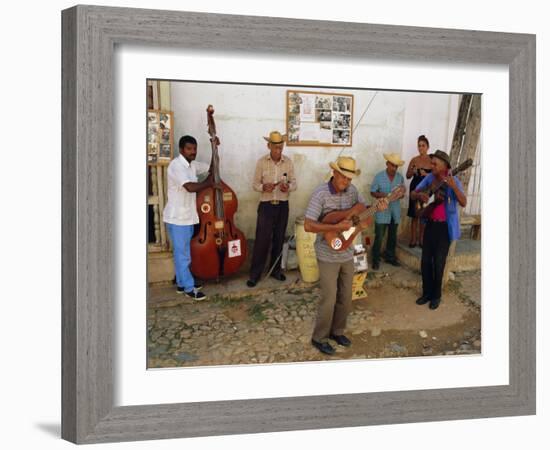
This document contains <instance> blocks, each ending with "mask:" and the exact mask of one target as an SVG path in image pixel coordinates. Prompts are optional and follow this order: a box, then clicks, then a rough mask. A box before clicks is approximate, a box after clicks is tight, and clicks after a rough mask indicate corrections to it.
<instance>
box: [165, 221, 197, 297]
mask: <svg viewBox="0 0 550 450" xmlns="http://www.w3.org/2000/svg"><path fill="white" fill-rule="evenodd" d="M166 228H167V229H168V234H170V240H171V241H172V251H173V253H174V269H175V271H176V283H177V284H178V287H180V288H183V289H185V292H190V291H192V290H193V288H194V287H195V280H194V279H193V275H192V274H191V270H190V269H189V266H190V265H191V238H192V237H193V228H194V226H193V225H174V224H173V223H167V224H166Z"/></svg>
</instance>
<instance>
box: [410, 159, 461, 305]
mask: <svg viewBox="0 0 550 450" xmlns="http://www.w3.org/2000/svg"><path fill="white" fill-rule="evenodd" d="M430 157H431V158H432V173H430V174H429V175H427V176H426V178H424V179H423V180H422V181H421V182H420V184H419V185H418V186H417V187H416V189H415V190H414V191H413V192H411V198H412V199H413V200H420V201H422V202H423V203H428V201H429V199H430V196H429V195H428V194H427V193H426V192H423V191H425V190H426V189H427V188H430V186H432V185H438V184H441V188H440V189H438V190H437V191H436V192H435V194H434V196H435V200H434V203H435V204H434V205H433V207H432V208H430V209H429V211H430V212H429V214H428V217H426V220H427V224H426V227H425V229H424V238H423V246H422V262H421V269H422V296H421V297H420V298H419V299H418V300H417V301H416V303H417V304H418V305H424V304H426V303H428V302H429V303H430V309H436V308H437V307H438V306H439V303H440V302H441V284H442V281H443V273H444V270H445V263H446V261H447V253H448V252H449V246H450V243H451V242H452V241H454V240H457V239H458V238H459V237H460V224H459V218H458V207H457V203H458V204H459V205H460V206H462V207H463V208H464V207H465V206H466V196H465V195H464V191H463V188H462V184H461V183H460V180H459V179H458V178H457V177H455V176H449V169H450V167H451V162H450V158H449V155H448V154H447V153H445V152H443V151H441V150H437V151H436V152H435V153H433V154H431V155H430Z"/></svg>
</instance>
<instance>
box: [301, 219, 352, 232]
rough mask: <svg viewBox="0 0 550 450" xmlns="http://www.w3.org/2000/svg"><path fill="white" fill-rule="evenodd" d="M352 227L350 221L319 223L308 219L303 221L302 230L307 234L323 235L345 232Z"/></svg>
mask: <svg viewBox="0 0 550 450" xmlns="http://www.w3.org/2000/svg"><path fill="white" fill-rule="evenodd" d="M352 226H353V223H352V222H351V220H343V221H341V222H339V223H335V224H331V223H321V222H317V221H316V220H312V219H308V218H307V217H306V219H305V221H304V230H306V231H307V232H309V233H325V232H327V231H346V230H349V229H350V228H351V227H352Z"/></svg>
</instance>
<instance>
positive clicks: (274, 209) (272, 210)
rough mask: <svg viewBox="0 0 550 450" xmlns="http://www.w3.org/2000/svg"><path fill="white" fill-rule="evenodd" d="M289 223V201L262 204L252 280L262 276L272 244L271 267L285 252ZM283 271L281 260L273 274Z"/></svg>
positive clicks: (257, 224) (257, 223) (259, 208)
mask: <svg viewBox="0 0 550 450" xmlns="http://www.w3.org/2000/svg"><path fill="white" fill-rule="evenodd" d="M287 223H288V201H286V202H279V203H278V204H277V205H273V204H271V203H270V202H260V204H259V205H258V219H257V221H256V241H255V243H254V252H253V253H252V263H251V266H250V279H251V280H254V281H258V280H259V279H260V277H261V276H262V273H263V271H264V268H265V262H266V259H267V252H268V251H269V245H270V244H271V262H270V264H269V267H271V266H272V265H273V264H274V263H275V260H276V259H277V257H278V256H279V255H280V254H281V252H282V250H283V242H284V239H285V231H286V226H287ZM280 271H281V258H279V260H278V261H277V264H276V265H275V267H274V268H273V272H271V273H272V274H278V273H280Z"/></svg>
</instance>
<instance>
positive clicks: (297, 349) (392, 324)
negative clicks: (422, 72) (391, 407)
mask: <svg viewBox="0 0 550 450" xmlns="http://www.w3.org/2000/svg"><path fill="white" fill-rule="evenodd" d="M479 277H480V275H479V272H477V273H475V272H472V273H468V275H467V276H466V275H461V278H462V279H465V280H467V282H468V283H467V287H463V285H462V283H461V282H460V281H459V280H458V279H455V280H454V281H451V282H449V285H448V288H447V290H446V292H445V294H444V298H443V301H442V304H441V306H440V307H439V309H437V310H435V311H431V310H429V309H428V307H427V306H423V307H421V306H418V305H416V304H415V299H416V298H417V296H418V293H419V275H418V274H416V273H413V272H411V271H409V270H407V269H405V268H394V267H392V266H387V265H382V268H381V270H380V271H379V272H377V273H370V274H369V278H368V280H367V283H366V288H367V292H368V297H367V298H366V299H361V300H356V301H354V302H353V311H352V312H351V314H350V316H349V319H348V326H347V330H346V333H347V335H348V336H349V337H350V338H351V340H352V341H353V344H352V346H351V347H349V348H344V347H339V346H336V345H335V347H336V349H337V353H336V354H335V355H334V356H326V355H323V354H321V353H319V352H318V351H317V350H316V349H314V348H313V347H312V346H311V343H310V339H311V331H312V327H313V321H314V318H315V312H316V307H317V299H318V298H319V295H320V290H319V288H318V287H317V286H307V285H304V284H303V283H301V282H300V280H299V275H298V273H297V272H290V273H289V274H288V278H289V280H288V281H287V283H286V284H285V285H284V286H281V285H280V284H273V283H277V282H273V281H272V280H267V281H266V282H265V284H267V285H268V286H267V287H264V288H263V289H258V290H255V292H254V295H252V292H251V290H248V291H246V290H245V289H246V288H245V287H244V288H243V287H242V286H243V285H244V282H243V281H242V280H240V279H237V280H233V281H229V282H227V281H226V282H225V283H228V285H223V284H218V285H213V286H212V287H211V288H210V289H209V286H208V285H207V286H205V288H204V291H205V292H206V293H208V295H209V297H208V299H207V300H205V301H203V302H194V301H192V300H191V299H187V298H182V296H180V295H178V294H176V293H175V289H174V288H173V287H172V286H164V287H153V288H151V294H150V295H151V299H150V301H149V306H148V319H147V327H148V352H149V353H148V355H149V364H148V365H149V368H160V367H179V366H185V367H187V366H207V365H225V364H249V363H260V364H262V363H278V362H299V361H318V360H334V359H354V358H355V359H366V358H385V357H404V356H429V355H455V354H472V353H479V352H480V349H481V341H480V311H479V307H478V306H477V305H478V304H479V298H472V292H474V293H479V292H480V289H477V290H475V289H473V288H472V285H473V284H475V283H477V285H479V279H480V278H479ZM457 278H458V277H457ZM210 291H213V292H214V293H211V292H210Z"/></svg>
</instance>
